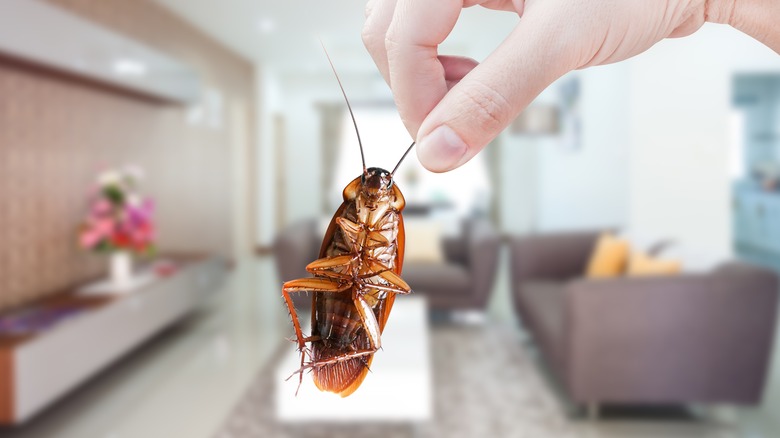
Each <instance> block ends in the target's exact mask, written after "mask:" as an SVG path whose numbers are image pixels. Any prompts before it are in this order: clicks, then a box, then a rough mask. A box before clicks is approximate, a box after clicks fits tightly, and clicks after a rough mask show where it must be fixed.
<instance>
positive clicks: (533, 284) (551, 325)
mask: <svg viewBox="0 0 780 438" xmlns="http://www.w3.org/2000/svg"><path fill="white" fill-rule="evenodd" d="M517 292H518V296H516V297H515V299H517V300H518V303H517V304H518V306H519V307H520V308H521V310H522V312H521V315H523V318H524V320H523V325H524V326H525V327H526V328H527V329H529V330H530V331H531V332H532V333H533V335H534V337H535V338H536V340H537V342H538V343H539V344H540V347H541V348H542V350H543V352H544V353H545V355H546V356H547V359H548V360H550V361H551V362H552V364H553V366H555V367H556V368H558V370H559V371H563V367H564V364H565V362H564V360H565V357H564V352H565V345H566V324H565V317H566V306H565V304H566V283H565V282H556V281H528V282H525V283H522V284H520V286H519V287H518V288H517Z"/></svg>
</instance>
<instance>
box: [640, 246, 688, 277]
mask: <svg viewBox="0 0 780 438" xmlns="http://www.w3.org/2000/svg"><path fill="white" fill-rule="evenodd" d="M681 269H682V264H681V263H680V262H679V261H677V260H662V259H657V258H653V257H650V256H648V255H647V254H644V253H641V252H635V253H633V254H631V258H630V259H629V261H628V272H627V274H628V275H630V276H644V275H676V274H679V273H680V271H681Z"/></svg>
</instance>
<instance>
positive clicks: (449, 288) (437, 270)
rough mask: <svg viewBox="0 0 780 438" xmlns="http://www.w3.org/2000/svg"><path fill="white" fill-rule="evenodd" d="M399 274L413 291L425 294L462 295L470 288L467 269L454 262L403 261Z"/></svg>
mask: <svg viewBox="0 0 780 438" xmlns="http://www.w3.org/2000/svg"><path fill="white" fill-rule="evenodd" d="M401 276H402V277H403V279H404V280H406V282H407V283H409V286H411V287H412V290H413V291H414V292H416V293H422V294H425V295H442V296H446V295H461V296H462V295H468V294H469V293H470V290H471V280H470V278H469V273H468V271H467V270H466V268H465V267H464V266H462V265H458V264H454V263H453V264H446V263H431V262H410V263H405V264H404V269H403V273H402V274H401Z"/></svg>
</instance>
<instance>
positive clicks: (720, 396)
mask: <svg viewBox="0 0 780 438" xmlns="http://www.w3.org/2000/svg"><path fill="white" fill-rule="evenodd" d="M598 234H599V233H597V232H584V233H568V234H554V235H540V236H533V237H526V238H518V239H513V240H512V241H511V243H510V251H511V264H512V267H511V273H512V288H513V293H512V295H513V300H514V306H515V309H516V311H517V313H518V314H519V316H520V318H521V319H522V323H523V325H524V326H525V327H526V328H527V330H528V331H529V332H530V333H531V335H532V337H533V339H534V340H535V342H536V344H537V345H538V347H539V349H540V351H541V353H542V356H543V357H544V359H545V360H546V362H547V363H548V364H549V365H550V367H551V369H552V371H553V374H554V375H555V376H556V378H557V380H559V381H560V383H561V384H562V386H563V388H564V389H565V391H566V392H567V393H568V395H569V396H570V398H571V399H572V401H574V402H575V403H582V404H587V405H590V406H598V404H600V403H628V404H666V403H671V404H684V403H694V402H702V403H735V404H755V403H758V402H759V401H760V400H761V396H762V391H763V388H764V382H765V379H766V375H767V368H768V365H769V360H770V355H771V350H772V345H773V336H774V332H775V318H776V311H777V305H778V279H777V276H776V275H775V274H774V273H773V272H772V271H769V270H767V269H763V268H759V267H754V266H750V265H746V264H741V263H736V262H730V263H726V264H723V265H721V266H719V267H718V268H716V269H714V270H713V271H712V272H709V273H706V274H704V273H703V274H681V275H679V276H669V277H633V278H630V277H624V278H614V279H585V278H582V276H583V273H584V272H585V267H586V263H587V261H588V258H589V257H590V253H591V251H592V249H593V247H594V244H595V242H596V239H597V238H598Z"/></svg>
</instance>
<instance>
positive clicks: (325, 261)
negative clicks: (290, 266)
mask: <svg viewBox="0 0 780 438" xmlns="http://www.w3.org/2000/svg"><path fill="white" fill-rule="evenodd" d="M356 261H357V257H355V256H354V255H350V254H347V255H340V256H333V257H324V258H321V259H317V260H315V261H313V262H311V263H309V264H308V265H307V266H306V270H307V271H308V272H311V273H312V274H314V275H320V276H323V277H328V278H335V279H338V280H349V279H350V278H352V266H353V265H354V264H355V262H356Z"/></svg>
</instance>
